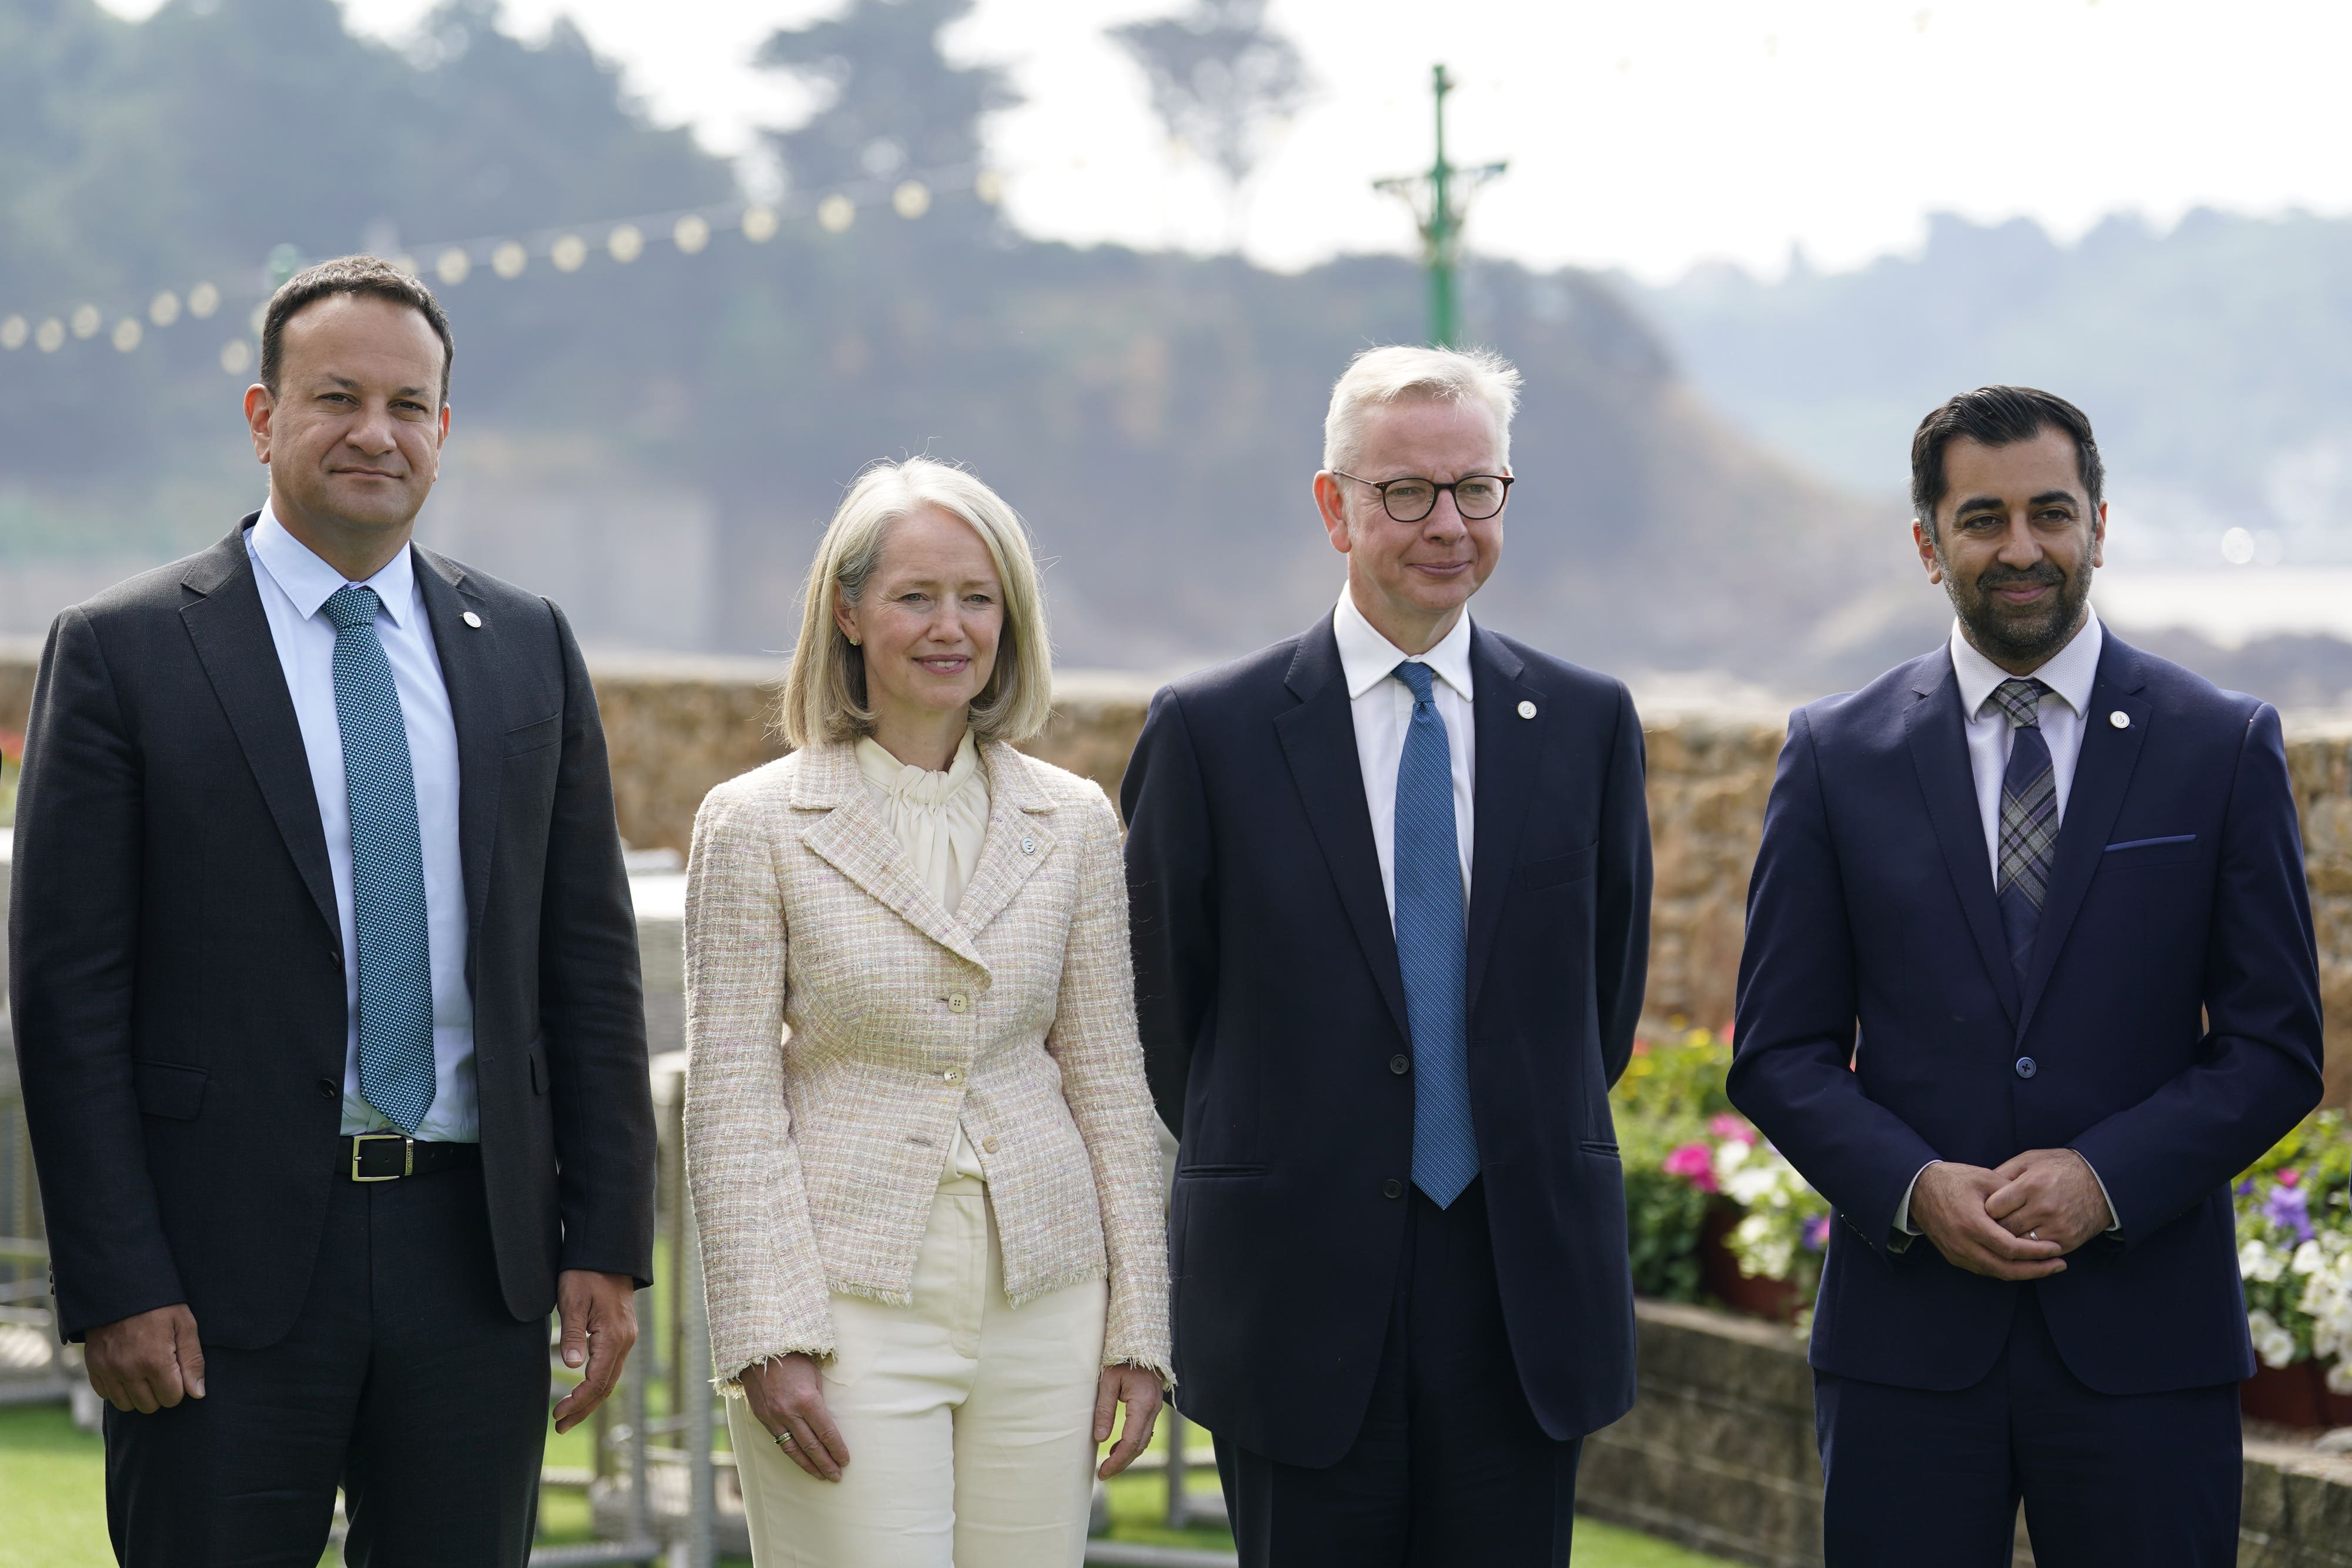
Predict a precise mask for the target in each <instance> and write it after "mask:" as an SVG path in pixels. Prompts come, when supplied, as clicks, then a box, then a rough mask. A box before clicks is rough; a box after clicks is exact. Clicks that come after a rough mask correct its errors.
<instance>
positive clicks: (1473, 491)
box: [1331, 468, 1511, 523]
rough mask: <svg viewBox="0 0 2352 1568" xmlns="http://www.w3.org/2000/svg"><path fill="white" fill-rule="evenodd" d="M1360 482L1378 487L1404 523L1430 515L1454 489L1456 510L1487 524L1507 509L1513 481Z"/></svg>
mask: <svg viewBox="0 0 2352 1568" xmlns="http://www.w3.org/2000/svg"><path fill="white" fill-rule="evenodd" d="M1331 472H1332V473H1334V474H1338V475H1339V477H1340V478H1342V479H1356V476H1354V475H1353V474H1349V473H1346V472H1343V471H1342V470H1340V469H1338V468H1334V469H1332V470H1331ZM1356 483H1357V484H1359V485H1369V486H1371V487H1372V488H1373V489H1375V490H1378V491H1379V492H1380V493H1381V507H1384V508H1386V510H1387V512H1388V515H1389V516H1390V517H1394V518H1395V519H1396V520H1397V521H1398V522H1400V523H1417V522H1419V521H1421V519H1422V518H1423V517H1427V516H1429V514H1430V513H1431V512H1432V511H1433V510H1435V509H1436V507H1437V493H1438V492H1439V491H1440V490H1451V491H1453V492H1454V510H1455V511H1457V512H1460V513H1461V514H1462V516H1463V518H1464V520H1465V521H1467V522H1473V523H1483V522H1485V521H1486V519H1487V518H1488V517H1493V516H1494V515H1495V514H1496V513H1497V512H1499V511H1501V510H1502V509H1503V502H1504V500H1505V499H1506V498H1507V497H1508V496H1509V495H1510V493H1511V480H1510V478H1509V476H1507V475H1502V474H1465V475H1464V476H1462V477H1461V478H1459V479H1456V480H1454V482H1453V483H1452V484H1450V485H1441V484H1439V483H1438V482H1437V481H1436V480H1434V479H1419V478H1412V477H1407V478H1402V479H1356Z"/></svg>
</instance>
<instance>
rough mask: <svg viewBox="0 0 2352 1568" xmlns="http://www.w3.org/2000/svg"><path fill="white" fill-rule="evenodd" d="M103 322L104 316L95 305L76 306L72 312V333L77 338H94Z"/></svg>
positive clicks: (104, 320)
mask: <svg viewBox="0 0 2352 1568" xmlns="http://www.w3.org/2000/svg"><path fill="white" fill-rule="evenodd" d="M105 322H106V318H105V316H104V315H103V314H101V313H100V310H99V308H98V307H97V306H95V305H83V306H80V307H78V308H76V309H75V311H74V313H73V335H74V336H75V337H77V338H95V337H97V336H98V329H99V328H100V327H101V326H103V325H104V324H105Z"/></svg>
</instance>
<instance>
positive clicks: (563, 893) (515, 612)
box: [8, 517, 654, 1348]
mask: <svg viewBox="0 0 2352 1568" xmlns="http://www.w3.org/2000/svg"><path fill="white" fill-rule="evenodd" d="M253 522H254V518H252V517H247V518H246V519H245V521H244V523H243V524H241V525H240V526H239V528H238V529H237V530H236V532H234V533H232V534H230V535H229V537H228V538H226V539H224V540H222V541H221V542H220V543H219V544H217V545H215V546H214V547H213V548H212V549H208V550H205V551H204V552H203V553H201V554H199V555H195V556H192V557H190V558H189V559H185V560H183V561H179V562H176V563H174V564H173V565H171V566H167V567H163V568H161V569H159V570H154V571H151V572H147V573H145V574H143V575H142V576H139V577H135V578H132V579H131V580H129V581H128V582H124V583H120V584H118V585H117V586H115V587H113V588H111V589H110V590H108V591H106V592H104V593H102V594H100V595H99V596H98V597H97V598H95V599H93V600H91V601H89V602H88V603H86V604H80V605H77V606H75V607H74V608H72V609H70V610H68V611H66V612H63V613H62V614H60V615H59V616H58V619H57V622H56V624H55V625H54V626H52V627H51V628H50V632H49V639H48V645H47V648H46V649H45V650H44V651H43V653H42V655H41V670H40V679H39V684H38V685H37V688H36V690H35V693H34V697H33V711H32V721H31V724H30V725H29V727H28V728H27V732H26V747H25V768H24V774H23V778H22V780H21V783H20V785H19V788H18V792H17V799H16V873H15V889H14V895H13V899H12V902H11V906H10V909H9V922H8V925H9V942H10V953H11V959H12V969H11V992H12V998H13V1004H14V1009H15V1022H16V1049H17V1056H18V1064H19V1068H20V1071H21V1072H22V1075H23V1079H24V1091H25V1110H26V1119H27V1121H28V1123H29V1124H30V1127H31V1131H32V1136H33V1149H34V1155H35V1158H36V1160H37V1164H38V1167H39V1171H40V1177H41V1191H42V1198H43V1203H44V1207H45V1208H46V1211H47V1223H48V1230H49V1243H50V1249H51V1270H52V1273H53V1275H54V1278H55V1281H56V1289H57V1296H58V1309H59V1318H60V1322H59V1324H58V1326H59V1328H60V1330H61V1331H62V1332H63V1333H66V1334H67V1335H68V1337H71V1338H79V1337H81V1336H82V1335H83V1334H84V1333H87V1332H88V1331H89V1329H91V1328H93V1327H96V1326H98V1325H100V1324H103V1323H109V1322H116V1321H118V1320H120V1319H122V1318H126V1317H129V1316H131V1315H132V1314H133V1313H137V1312H145V1311H148V1310H150V1309H152V1308H155V1307H161V1306H168V1305H171V1304H172V1303H173V1302H179V1301H184V1302H186V1303H188V1305H189V1306H190V1308H191V1309H192V1310H193V1312H194V1314H195V1318H196V1323H197V1328H198V1331H199V1332H200V1333H202V1334H203V1336H204V1338H205V1341H206V1342H207V1343H218V1344H223V1345H227V1346H231V1347H245V1348H251V1347H257V1346H262V1345H267V1344H269V1343H273V1342H275V1341H276V1340H277V1339H278V1338H279V1337H280V1336H281V1335H283V1334H284V1333H286V1332H287V1330H288V1329H289V1327H291V1326H292V1324H293V1322H294V1321H295V1318H296V1316H297V1314H298V1313H299V1311H300V1309H301V1306H302V1301H303V1297H304V1294H305V1291H306V1290H307V1287H308V1285H309V1281H310V1272H311V1266H312V1263H313V1260H315V1259H316V1257H317V1254H318V1249H319V1239H320V1233H321V1227H322V1225H323V1224H324V1221H325V1217H326V1211H327V1200H328V1196H329V1193H330V1191H331V1184H332V1183H333V1182H334V1181H335V1180H336V1179H337V1178H336V1176H335V1175H334V1172H333V1169H332V1166H333V1164H334V1161H335V1148H336V1143H337V1138H338V1133H339V1129H340V1126H341V1115H342V1082H343V1059H344V1050H345V1038H346V1036H345V1030H346V1028H347V1023H346V1014H345V1000H344V989H343V985H344V982H343V960H342V955H341V948H340V944H341V934H340V929H339V925H338V922H337V919H336V911H335V894H334V885H333V881H332V878H331V873H330V871H329V867H328V860H327V843H326V836H325V832H324V831H323V830H322V829H321V827H320V821H319V809H318V802H317V798H316V796H315V795H314V794H313V792H312V789H311V784H310V763H309V760H308V758H307V757H306V755H305V753H304V751H303V747H302V737H301V732H300V730H299V727H297V724H296V721H295V716H294V704H293V699H292V697H291V696H290V695H289V693H288V691H287V687H286V680H285V676H284V674H283V673H282V671H281V668H280V666H279V664H278V652H277V646H276V643H274V642H273V641H272V639H271V637H270V632H269V623H268V621H267V619H265V617H264V613H263V611H262V605H261V597H260V592H259V590H258V587H257V583H256V582H255V580H254V573H253V565H252V562H251V560H250V559H248V557H247V553H246V547H245V540H244V530H245V529H246V528H250V527H252V525H253ZM415 558H416V559H415V564H416V581H417V584H418V587H419V589H420V590H421V591H422V593H423V595H424V600H425V613H426V616H427V618H428V619H429V621H430V622H431V624H432V627H433V640H434V643H435V644H436V647H437V648H438V650H439V653H440V661H441V669H442V674H443V677H444V679H445V681H446V685H447V687H448V692H449V706H450V711H451V714H452V716H453V717H454V718H455V720H456V724H457V756H458V801H459V805H458V817H459V827H458V837H459V841H460V852H461V858H462V860H463V863H464V867H465V882H466V899H467V908H468V913H469V915H470V925H469V931H470V941H469V943H468V945H467V970H466V976H467V982H468V983H469V984H470V986H471V987H472V989H473V1000H474V1040H475V1067H476V1071H477V1074H478V1090H479V1097H480V1108H481V1140H482V1165H483V1176H484V1181H485V1186H486V1188H487V1191H488V1204H489V1222H490V1235H491V1239H492V1242H493V1245H494V1247H495V1249H496V1250H497V1254H498V1270H499V1282H500V1284H501V1286H502V1288H503V1291H504V1294H505V1299H506V1305H507V1308H508V1310H509V1311H510V1312H513V1313H514V1315H515V1316H516V1317H517V1318H518V1319H529V1318H533V1317H544V1316H545V1315H546V1314H547V1312H549V1311H550V1310H551V1307H552V1306H553V1304H554V1301H555V1276H556V1273H557V1271H558V1270H562V1269H593V1270H602V1271H604V1272H609V1273H615V1274H628V1275H633V1276H635V1278H636V1279H637V1280H638V1281H639V1282H640V1283H643V1282H646V1281H648V1280H649V1279H650V1277H651V1275H652V1271H653V1265H652V1257H653V1229H654V1222H653V1190H654V1131H653V1110H652V1103H651V1098H650V1094H649V1092H648V1085H647V1080H646V1037H645V1014H644V1005H643V998H642V995H641V991H640V988H639V984H638V976H637V947H636V936H635V918H634V915H633V912H632V910H631V906H630V903H629V891H628V883H627V879H626V877H625V874H624V873H623V870H622V864H621V843H620V837H619V834H618V831H617V830H616V829H615V826H614V816H613V789H612V781H611V778H610V776H609V774H608V773H607V771H606V768H605V759H604V729H603V727H602V726H601V725H600V723H599V722H598V719H597V716H596V700H595V696H594V694H593V692H592V691H591V690H590V687H589V685H588V674H587V669H586V666H585V665H584V664H583V662H582V660H581V656H580V649H579V647H578V645H577V643H575V642H574V641H573V639H572V631H571V628H570V627H569V626H568V625H567V624H566V623H565V622H564V619H563V615H562V612H561V611H559V610H557V609H556V608H555V606H554V605H552V604H551V603H549V602H548V601H546V600H543V599H541V598H539V597H538V596H536V595H534V594H530V593H525V592H522V591H520V590H518V589H515V588H512V587H510V586H509V585H508V584H506V583H503V582H500V581H499V580H496V579H494V578H489V577H485V576H483V575H482V574H481V573H479V572H475V571H470V570H467V569H466V568H465V567H462V566H460V565H458V564H457V562H455V561H453V560H449V559H446V558H444V557H441V556H438V555H436V554H434V553H433V552H432V551H430V550H425V549H417V550H416V551H415ZM467 612H472V613H473V614H474V615H475V616H476V617H477V618H478V620H479V622H480V624H479V626H478V627H477V626H475V625H473V624H471V623H469V622H467V621H466V620H465V619H464V617H465V616H466V615H467Z"/></svg>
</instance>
